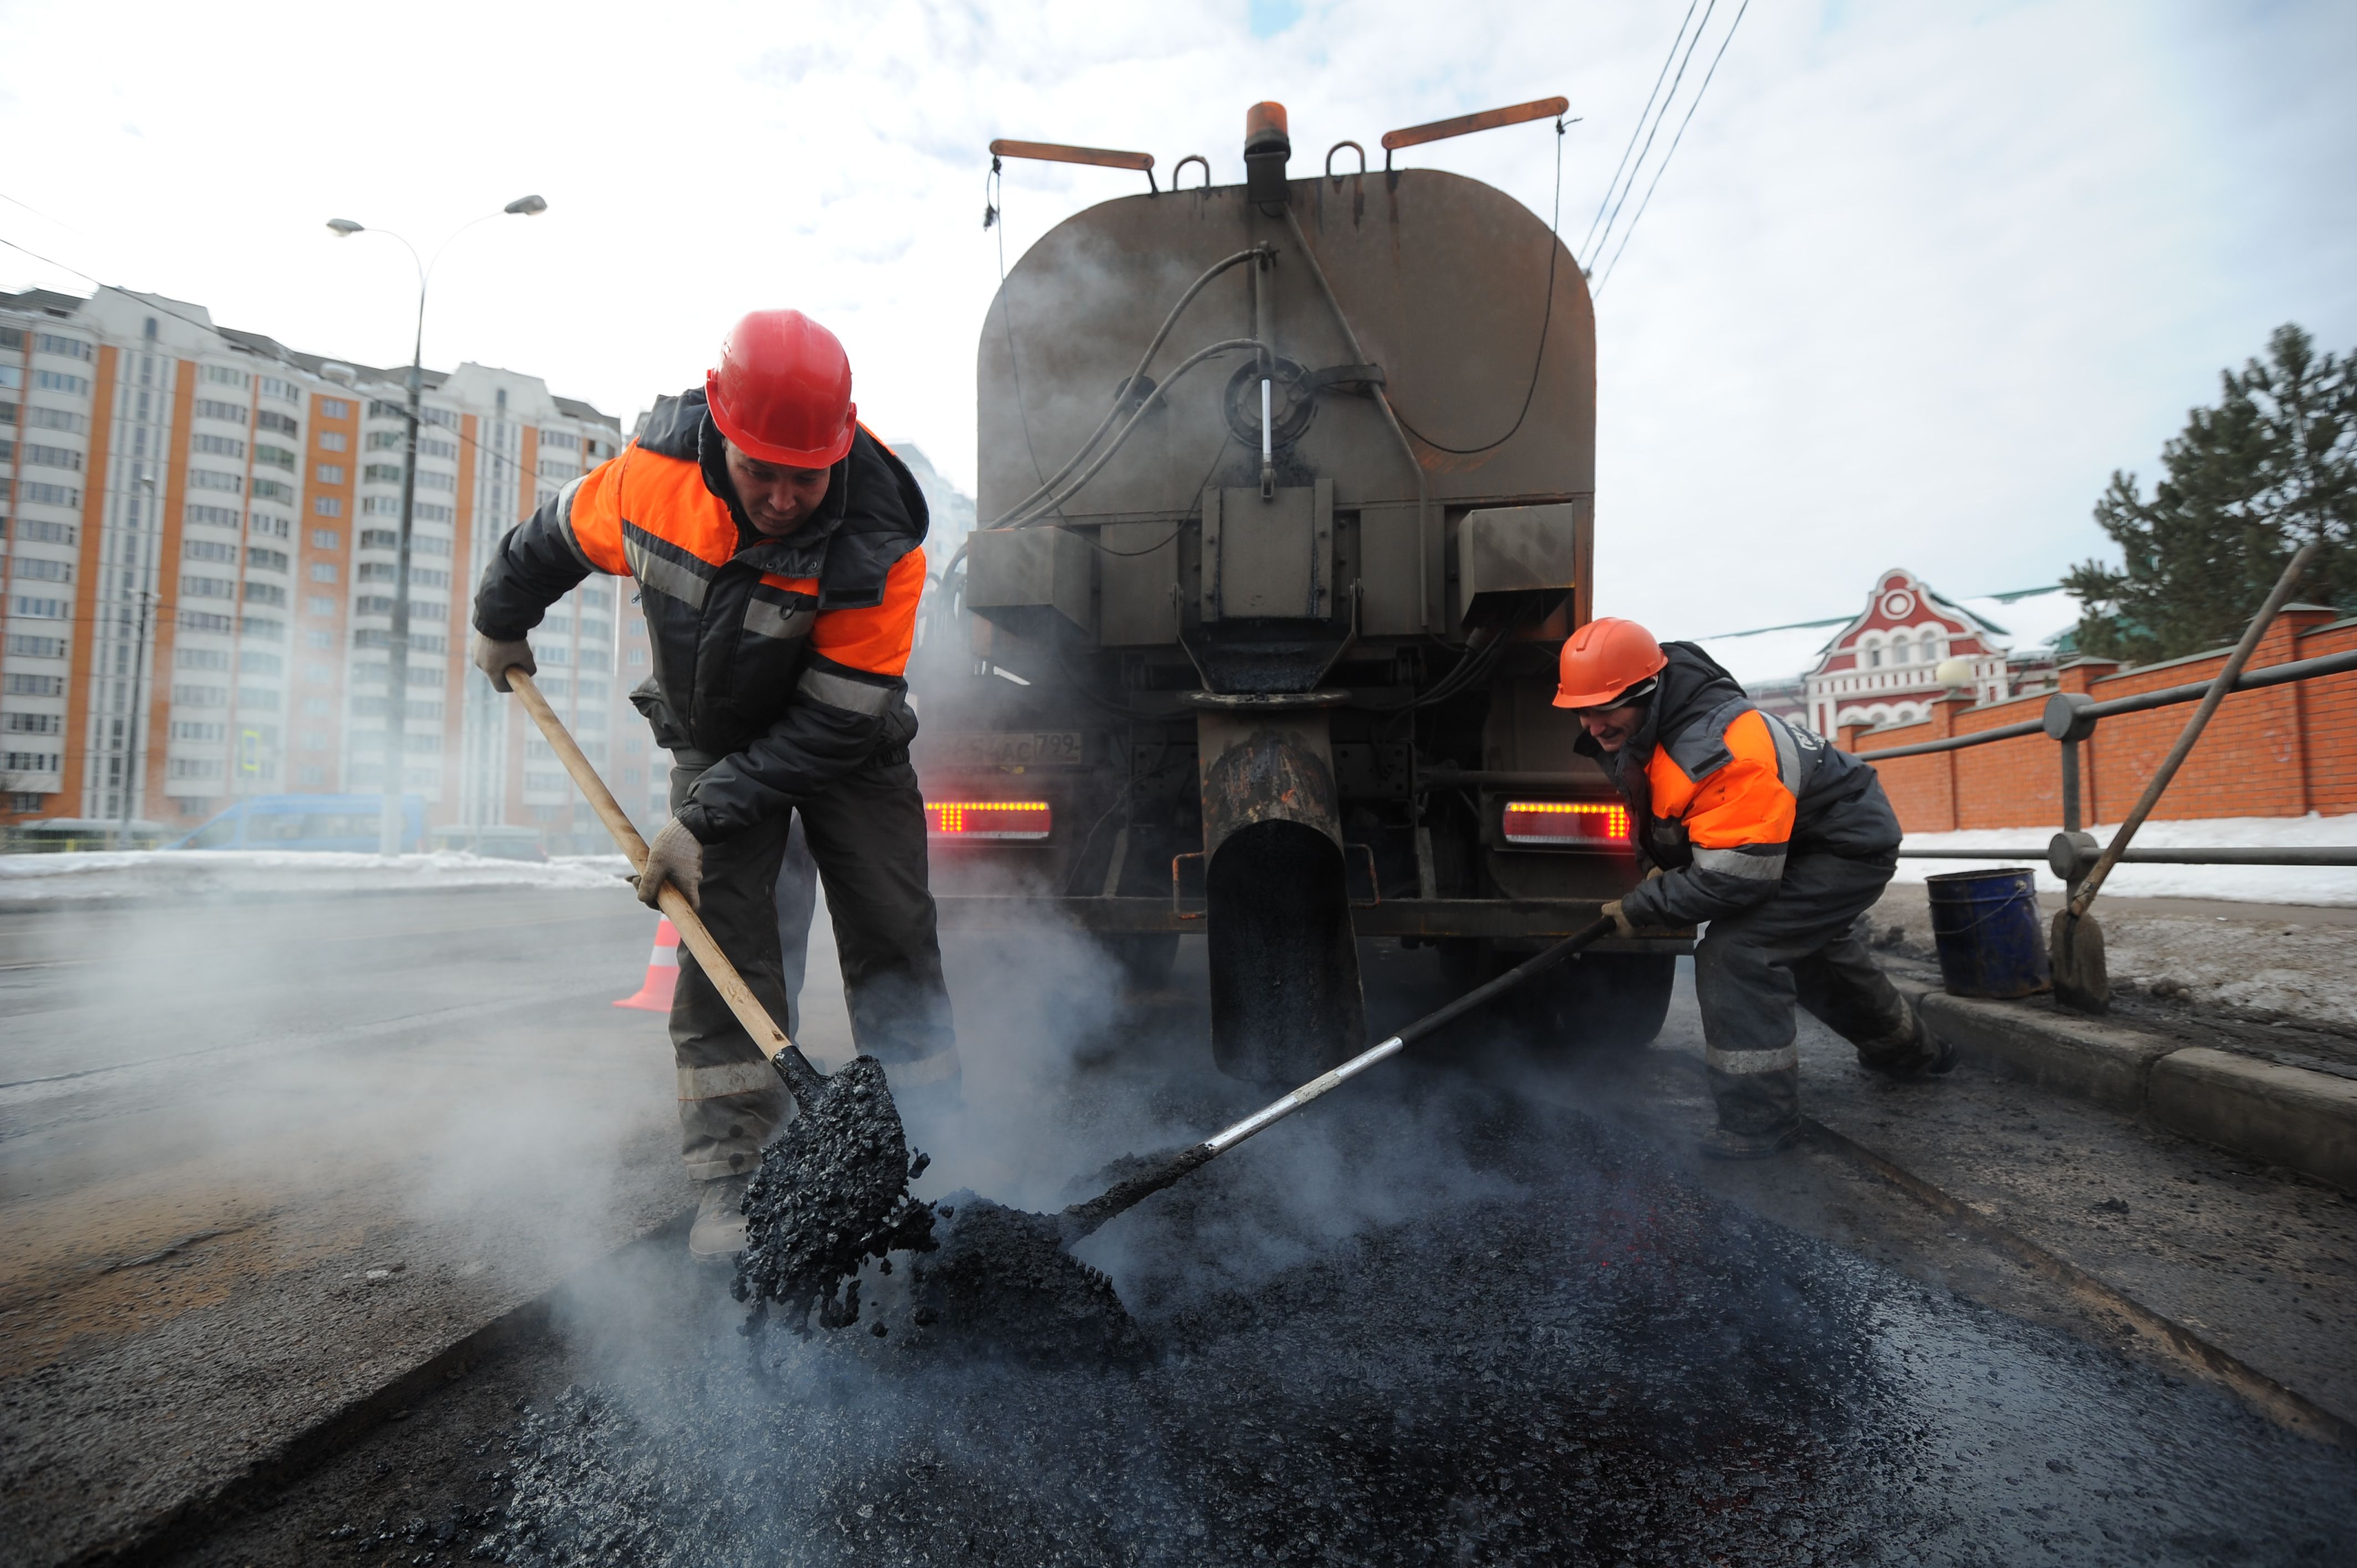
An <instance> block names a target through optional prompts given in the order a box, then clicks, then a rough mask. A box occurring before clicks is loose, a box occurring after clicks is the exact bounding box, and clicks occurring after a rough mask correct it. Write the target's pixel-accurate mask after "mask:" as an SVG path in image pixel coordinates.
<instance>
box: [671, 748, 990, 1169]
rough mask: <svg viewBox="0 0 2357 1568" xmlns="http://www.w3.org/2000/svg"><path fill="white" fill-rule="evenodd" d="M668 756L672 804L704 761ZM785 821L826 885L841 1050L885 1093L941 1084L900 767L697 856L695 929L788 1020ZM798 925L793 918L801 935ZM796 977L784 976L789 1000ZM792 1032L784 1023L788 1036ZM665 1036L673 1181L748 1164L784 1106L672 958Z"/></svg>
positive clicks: (945, 1035)
mask: <svg viewBox="0 0 2357 1568" xmlns="http://www.w3.org/2000/svg"><path fill="white" fill-rule="evenodd" d="M714 760H715V759H714V758H710V757H701V756H697V755H695V754H694V753H683V752H674V753H673V768H672V779H671V799H672V804H673V809H677V808H678V807H679V806H682V805H683V804H685V803H686V799H687V791H688V789H689V787H690V786H691V785H693V784H694V782H695V779H696V778H697V777H698V776H699V775H700V774H702V772H703V771H704V769H705V768H708V767H710V766H711V764H712V762H713V761H714ZM797 820H799V822H800V823H801V825H802V833H803V837H804V839H805V842H806V843H808V845H809V849H810V857H811V859H812V860H813V862H815V863H816V865H817V867H818V875H819V878H820V880H821V881H822V882H823V884H824V886H825V888H826V902H827V910H828V913H829V914H830V916H831V917H832V918H833V919H834V940H835V947H836V950H837V951H838V953H839V955H840V957H841V960H842V963H843V984H844V992H845V1000H846V1001H847V1002H848V1004H849V1006H850V1013H851V1034H852V1040H853V1042H854V1044H856V1046H857V1047H858V1048H859V1049H860V1050H862V1051H863V1052H866V1054H868V1055H871V1056H874V1057H876V1058H877V1059H879V1060H880V1061H882V1062H883V1063H884V1066H885V1070H886V1072H887V1074H888V1078H889V1079H890V1082H891V1084H892V1087H893V1089H894V1090H895V1091H896V1092H897V1091H899V1090H905V1089H913V1088H920V1087H924V1086H931V1085H948V1086H951V1087H952V1088H953V1087H954V1085H955V1084H956V1081H957V1077H958V1061H957V1042H956V1034H955V1030H954V1027H953V1026H952V1019H951V1014H950V1003H949V991H948V987H947V986H946V985H945V984H944V983H943V982H942V952H941V942H940V939H939V937H938V935H937V933H936V929H935V919H934V910H933V899H932V894H931V889H930V887H929V886H928V883H927V875H926V854H925V817H924V800H923V797H922V796H921V795H920V792H919V790H918V788H917V776H916V772H915V770H914V769H913V768H910V767H909V765H908V764H907V763H906V762H896V763H886V764H871V765H870V766H868V767H866V768H862V769H860V770H859V771H858V772H856V773H854V774H852V775H851V776H850V777H848V778H846V779H842V780H840V781H838V782H837V783H836V784H835V785H834V786H833V787H832V788H830V789H827V790H825V791H824V792H823V793H822V794H820V795H817V796H815V797H813V799H811V800H807V801H804V802H803V803H802V804H801V805H799V806H797V807H795V808H794V810H793V811H791V813H785V812H781V813H780V814H779V815H777V816H775V817H772V818H770V819H769V820H768V821H766V822H759V823H758V824H756V825H755V826H753V827H750V828H748V829H746V830H745V831H744V832H740V833H737V834H736V835H735V836H734V837H732V838H728V839H726V840H723V841H722V842H721V843H712V844H706V845H705V846H704V882H703V886H702V887H701V888H700V890H699V892H698V900H699V903H700V905H701V908H700V909H699V911H698V912H699V913H700V914H702V916H703V917H704V923H705V925H706V926H708V927H709V928H711V930H712V934H713V937H714V939H715V940H717V941H718V942H719V944H720V947H721V950H722V951H724V952H726V954H727V955H728V958H729V961H730V962H732V963H734V964H735V965H736V966H737V973H739V974H740V975H742V976H743V977H744V980H745V983H746V984H747V985H748V987H750V988H751V990H752V993H753V994H754V996H755V997H756V998H758V999H759V1002H760V1004H761V1005H762V1006H763V1007H765V1008H768V1009H769V1010H770V1015H772V1016H773V1017H776V1018H779V1019H780V1020H784V1019H787V1018H789V1017H790V1016H791V1015H792V1009H791V1005H790V1003H791V996H790V993H789V991H788V985H787V981H788V976H787V969H788V954H787V951H786V947H787V944H785V943H783V942H781V941H780V925H781V924H782V923H783V917H785V916H786V914H787V912H788V906H789V905H790V904H791V902H792V900H791V897H790V896H789V895H790V894H791V889H781V888H780V880H781V876H780V874H781V873H784V872H787V869H788V854H789V841H790V839H791V830H792V828H793V825H794V823H795V822H796V821H797ZM804 908H805V910H806V909H807V906H806V905H805V906H804ZM807 923H808V915H807V913H805V914H804V916H803V924H804V928H805V929H807ZM794 956H795V957H796V958H799V957H800V956H801V955H799V954H796V955H794ZM793 967H794V968H796V969H797V970H799V968H800V964H799V963H796V964H794V965H793ZM800 978H801V977H800V975H799V974H798V973H797V974H796V975H795V976H794V977H793V979H794V981H795V982H796V983H795V984H794V986H793V990H794V991H796V992H798V991H799V990H800V984H799V981H800ZM798 1023H799V1019H795V1021H794V1023H790V1024H788V1025H787V1030H788V1032H789V1033H791V1032H792V1030H793V1028H794V1026H795V1024H798ZM671 1038H672V1052H673V1058H674V1062H675V1065H676V1066H677V1068H678V1069H679V1122H680V1145H681V1154H682V1155H683V1158H684V1159H685V1160H686V1162H687V1172H688V1175H689V1176H691V1177H692V1178H694V1179H695V1180H698V1181H713V1180H716V1179H718V1178H720V1177H722V1176H733V1175H738V1174H742V1173H744V1172H747V1171H749V1170H751V1169H753V1168H754V1167H755V1166H756V1165H759V1163H760V1158H761V1145H762V1144H765V1143H767V1142H768V1141H769V1139H770V1134H771V1133H774V1132H776V1131H777V1129H778V1128H779V1127H780V1126H781V1125H782V1124H783V1123H784V1122H785V1120H786V1118H787V1116H788V1114H789V1113H790V1112H791V1106H792V1101H791V1097H790V1096H789V1095H788V1094H787V1092H786V1088H785V1084H784V1082H783V1080H781V1079H780V1078H779V1077H778V1073H777V1069H775V1068H772V1067H771V1066H770V1064H769V1062H768V1061H767V1060H765V1059H764V1058H763V1057H762V1056H761V1053H760V1050H759V1047H756V1046H755V1045H754V1044H753V1040H752V1036H749V1035H748V1034H747V1033H746V1032H745V1029H744V1026H742V1025H740V1024H738V1023H737V1016H736V1015H735V1014H733V1013H731V1012H730V1011H729V1010H728V1004H727V1003H726V1000H724V999H723V998H722V996H721V994H720V991H719V988H718V987H717V986H716V985H715V984H713V983H712V982H711V980H710V979H709V978H707V977H706V976H705V973H704V971H703V968H702V967H701V966H700V965H699V964H697V963H696V961H695V958H694V954H692V953H690V952H689V951H688V950H686V949H685V948H684V947H683V948H682V949H681V950H680V954H679V986H678V989H677V990H676V991H675V992H674V993H673V996H672V1006H671Z"/></svg>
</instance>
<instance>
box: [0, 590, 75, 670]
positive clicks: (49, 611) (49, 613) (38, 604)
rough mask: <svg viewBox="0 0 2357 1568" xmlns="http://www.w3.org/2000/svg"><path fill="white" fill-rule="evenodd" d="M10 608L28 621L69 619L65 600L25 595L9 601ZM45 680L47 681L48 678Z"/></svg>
mask: <svg viewBox="0 0 2357 1568" xmlns="http://www.w3.org/2000/svg"><path fill="white" fill-rule="evenodd" d="M8 607H9V609H10V610H11V611H12V612H13V613H15V614H16V615H20V616H23V617H24V618H26V619H27V620H65V619H67V618H68V616H67V614H66V602H65V600H63V599H33V598H27V597H26V596H24V595H22V594H19V595H17V596H16V597H15V598H13V599H11V600H9V601H8ZM44 678H45V679H46V677H44ZM8 679H9V680H11V681H14V680H16V677H15V676H14V675H11V676H9V677H8ZM8 689H9V690H10V691H12V692H13V691H15V690H16V687H14V686H10V687H9V688H8Z"/></svg>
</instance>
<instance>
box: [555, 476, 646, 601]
mask: <svg viewBox="0 0 2357 1568" xmlns="http://www.w3.org/2000/svg"><path fill="white" fill-rule="evenodd" d="M637 450H638V448H637V447H636V446H631V447H630V448H629V449H628V450H626V451H625V452H624V453H623V454H622V455H621V456H619V457H608V458H607V459H606V461H604V462H602V463H600V464H598V465H597V467H594V468H592V469H590V470H589V471H588V472H587V473H586V474H584V475H582V476H581V478H578V479H576V480H575V481H574V483H573V496H572V502H573V507H572V510H571V511H569V512H567V513H566V514H565V526H566V527H567V528H569V529H571V530H572V531H573V542H574V545H575V547H576V549H578V550H579V551H580V552H581V556H582V559H583V560H585V561H587V562H588V563H589V564H591V565H592V566H595V567H596V568H597V570H599V571H600V572H603V573H605V574H606V575H608V576H614V577H619V576H626V575H629V572H630V567H629V566H628V565H627V564H625V563H624V561H623V559H622V506H621V494H622V471H623V466H624V465H625V464H627V463H628V462H630V457H631V455H632V454H633V453H635V452H636V451H637Z"/></svg>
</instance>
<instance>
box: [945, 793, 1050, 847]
mask: <svg viewBox="0 0 2357 1568" xmlns="http://www.w3.org/2000/svg"><path fill="white" fill-rule="evenodd" d="M1054 825H1055V813H1054V812H1053V811H1049V809H1048V802H1047V801H1045V800H928V801H926V802H925V836H926V837H927V838H936V839H998V840H1009V839H1012V840H1018V841H1028V840H1037V839H1044V838H1046V837H1047V836H1048V832H1049V829H1050V828H1051V827H1053V826H1054Z"/></svg>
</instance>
